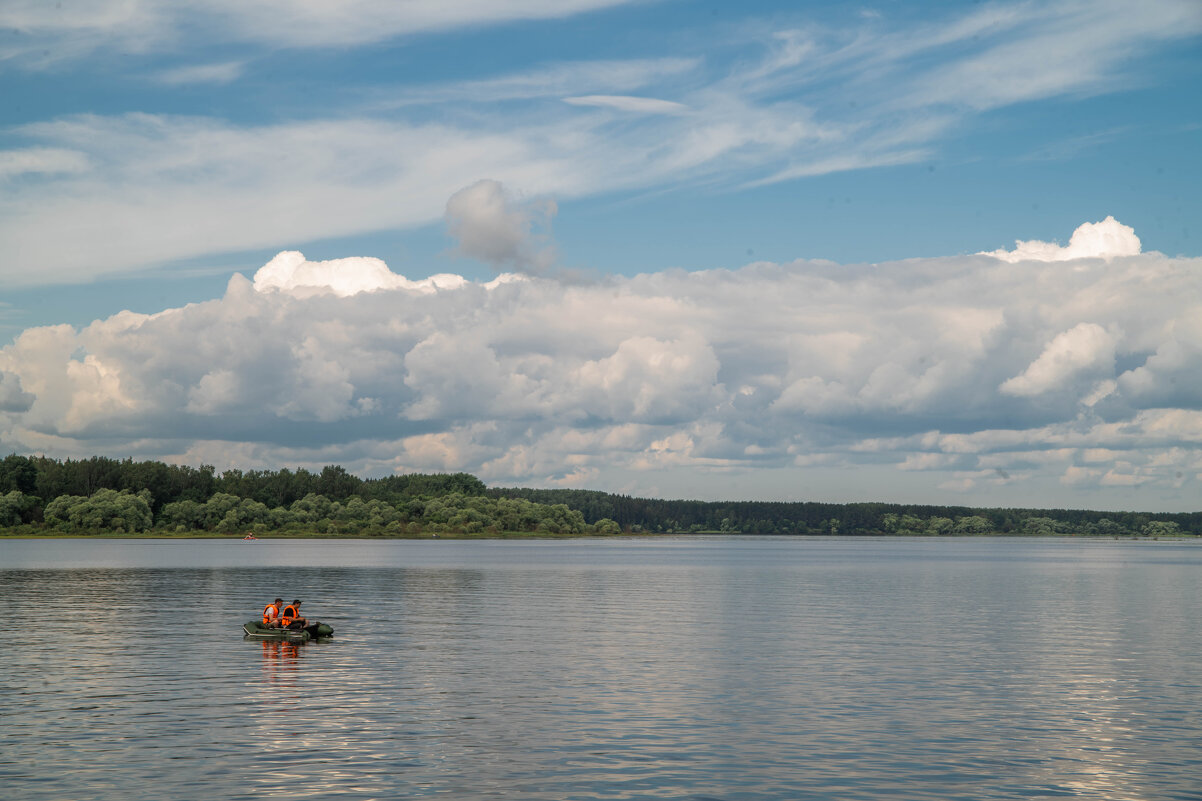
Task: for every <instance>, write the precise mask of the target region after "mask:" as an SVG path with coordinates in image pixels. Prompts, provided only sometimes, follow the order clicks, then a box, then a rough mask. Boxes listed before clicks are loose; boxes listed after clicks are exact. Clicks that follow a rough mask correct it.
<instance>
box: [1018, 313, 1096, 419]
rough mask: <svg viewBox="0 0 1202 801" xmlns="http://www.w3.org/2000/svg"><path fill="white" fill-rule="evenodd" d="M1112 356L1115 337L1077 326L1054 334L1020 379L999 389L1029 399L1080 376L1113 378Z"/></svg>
mask: <svg viewBox="0 0 1202 801" xmlns="http://www.w3.org/2000/svg"><path fill="white" fill-rule="evenodd" d="M1114 352H1115V337H1114V336H1113V335H1111V334H1110V332H1108V331H1107V330H1106V329H1105V328H1102V326H1100V325H1097V324H1096V323H1078V324H1077V325H1075V326H1073V327H1072V328H1071V329H1069V330H1068V331H1065V332H1063V333H1060V334H1057V335H1056V337H1055V338H1053V339H1052V341H1051V342H1049V343H1048V344H1047V347H1045V348H1044V350H1043V353H1041V354H1039V358H1038V359H1036V360H1035V361H1033V362H1031V364H1030V365H1029V366H1028V367H1027V369H1026V370H1024V371H1023V373H1022V375H1017V376H1015V377H1014V378H1011V379H1009V380H1007V381H1005V382H1003V383H1002V385H1001V387H1000V389H1001V391H1002V392H1004V393H1007V394H1009V395H1019V396H1022V397H1032V396H1035V395H1042V394H1043V393H1045V392H1049V391H1051V390H1053V389H1057V388H1059V387H1063V386H1064V385H1065V384H1066V383H1067V382H1068V381H1069V380H1071V379H1075V378H1076V377H1077V376H1079V375H1080V374H1081V373H1091V374H1093V373H1099V372H1103V371H1110V372H1111V374H1113V370H1114ZM1091 398H1093V396H1091ZM1096 400H1097V399H1096V398H1094V402H1096ZM1090 405H1093V404H1090Z"/></svg>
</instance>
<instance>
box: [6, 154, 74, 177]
mask: <svg viewBox="0 0 1202 801" xmlns="http://www.w3.org/2000/svg"><path fill="white" fill-rule="evenodd" d="M87 169H88V158H87V156H85V155H84V154H83V153H80V152H78V151H75V150H67V149H63V148H50V147H31V148H25V149H23V150H0V180H4V179H6V178H14V177H16V176H19V175H28V174H36V173H73V172H84V171H86V170H87Z"/></svg>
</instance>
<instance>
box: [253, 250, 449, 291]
mask: <svg viewBox="0 0 1202 801" xmlns="http://www.w3.org/2000/svg"><path fill="white" fill-rule="evenodd" d="M463 282H464V279H463V278H462V277H461V276H458V275H448V274H445V273H444V274H439V275H433V276H430V277H429V278H426V279H424V280H421V281H410V280H409V279H407V278H405V276H403V275H397V274H396V273H394V272H392V271H391V270H389V269H388V265H386V264H385V263H384V262H383V261H381V260H380V259H373V258H350V259H331V260H330V261H316V262H314V261H308V260H307V259H305V256H304V254H303V253H299V252H297V251H295V250H287V251H284V252H283V253H279V254H277V255H276V257H275V258H273V259H272V260H271V261H269V262H267V264H265V265H263V266H262V267H260V268H259V270H258V272H256V273H255V277H254V287H255V290H256V291H258V292H266V291H269V290H272V289H276V290H280V291H283V292H287V293H289V294H292V295H298V296H303V295H306V294H314V293H322V292H330V293H332V294H334V295H337V296H339V297H348V296H350V295H357V294H359V293H360V292H374V291H376V290H383V289H410V290H414V291H417V292H435V291H437V290H438V289H440V288H454V287H457V286H460V285H461V284H463Z"/></svg>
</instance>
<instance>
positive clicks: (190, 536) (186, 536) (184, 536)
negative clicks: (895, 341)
mask: <svg viewBox="0 0 1202 801" xmlns="http://www.w3.org/2000/svg"><path fill="white" fill-rule="evenodd" d="M667 537H732V538H738V537H752V538H757V539H759V538H764V537H773V538H777V539H798V540H801V539H814V540H820V539H924V540H955V539H1019V540H1098V541H1108V542H1115V541H1123V540H1140V541H1148V542H1153V541H1178V540H1197V539H1202V535H1198V534H1190V533H1187V532H1182V533H1179V534H1160V535H1146V534H1115V535H1111V534H1014V533H1007V532H992V533H985V534H944V535H934V534H740V533H732V532H729V531H665V532H645V531H644V532H637V533H630V532H624V533H622V534H551V533H543V532H514V533H507V534H458V533H448V532H438V533H429V534H321V533H317V532H314V533H312V534H297V533H289V534H256V535H255V539H253V540H247V539H246V537H245V535H238V534H213V533H200V532H186V533H174V532H150V531H147V532H138V533H133V534H129V533H126V534H117V533H114V532H103V533H96V534H86V533H80V532H63V531H43V532H34V533H29V532H24V533H15V532H11V531H0V539H7V540H62V539H88V540H228V541H230V542H258V541H259V540H355V541H368V540H414V541H432V540H482V541H483V540H491V541H508V540H613V539H639V540H646V539H662V538H667Z"/></svg>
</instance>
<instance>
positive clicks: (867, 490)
mask: <svg viewBox="0 0 1202 801" xmlns="http://www.w3.org/2000/svg"><path fill="white" fill-rule="evenodd" d="M475 188H476V189H477V190H478V191H480V194H481V195H482V196H483V201H484V202H480V198H474V199H473V200H472V204H475V205H481V206H483V207H484V208H485V209H486V210H487V209H489V208H490V205H489V204H491V203H496V204H497V205H495V206H493V207H491V211H490V212H489V213H487V214H484V215H483V219H484V220H485V221H487V220H490V219H491V220H493V221H494V222H495V221H497V220H499V221H500V222H499V228H497V229H493V228H489V227H488V226H481V227H480V228H479V230H481V231H493V232H494V233H495V234H496V236H497V237H498V239H499V241H501V242H502V243H504V242H509V246H511V247H515V248H516V247H518V245H520V244H521V243H522V242H523V241H524V240H523V238H522V236H521V233H522V231H524V229H523V228H522V226H521V224H517V225H516V226H515V225H513V224H510V223H511V222H512V221H507V217H506V214H507V213H508V212H509V211H512V203H513V201H512V199H508V198H506V197H505V195H504V193H503V192H502V190H501V187H500V186H497V185H492V186H485V187H484V188H483V189H481V188H480V186H479V185H477V186H476V187H475ZM461 199H462V198H461ZM469 205H471V204H469ZM518 207H519V208H520V204H518ZM490 214H491V215H492V216H491V217H490ZM515 231H516V232H517V233H518V235H517V236H516V238H515V237H514V236H509V235H511V234H514V232H515ZM507 236H508V239H507V238H506V237H507ZM494 246H496V243H487V242H485V243H483V244H479V247H480V248H482V249H484V248H486V247H494ZM481 252H485V251H484V250H482V251H481ZM487 252H505V251H504V250H503V249H502V250H498V251H487ZM509 252H516V251H514V250H511V251H509ZM1200 276H1202V260H1199V259H1182V258H1169V257H1166V256H1164V255H1163V254H1159V253H1147V254H1138V255H1132V256H1128V257H1126V258H1122V259H1112V260H1110V261H1106V260H1104V259H1091V260H1087V261H1085V262H1083V263H1082V264H1081V265H1078V266H1074V267H1071V268H1067V269H1059V268H1056V269H1050V268H1049V266H1048V264H1047V263H1046V262H1043V261H1038V260H1034V261H1015V262H1007V261H1001V260H998V259H994V258H985V257H981V256H964V257H949V258H938V259H926V260H909V261H904V262H893V263H884V264H879V265H854V266H853V265H847V266H841V265H836V264H831V263H829V262H807V261H797V262H791V263H785V264H770V263H756V264H751V265H747V266H745V267H742V268H739V269H732V270H710V271H702V272H685V271H670V272H665V273H652V274H645V275H640V276H636V277H631V278H622V277H612V278H610V279H607V280H605V281H601V282H596V283H582V282H575V283H571V284H568V283H563V282H559V281H555V280H550V279H547V278H545V277H538V276H527V277H523V278H514V277H508V278H505V279H498V280H494V281H489V282H475V281H467V280H464V279H462V278H459V277H454V278H442V279H439V280H430V281H411V280H408V279H406V278H405V277H404V276H402V275H399V274H396V273H393V272H392V271H391V270H389V269H388V267H387V266H386V265H385V264H384V263H383V262H380V261H378V260H374V259H362V258H348V259H336V260H331V261H327V262H308V261H306V260H305V259H304V257H303V256H302V255H301V254H299V253H294V252H285V253H281V254H280V255H278V256H277V257H275V258H274V259H272V260H271V261H270V262H269V263H268V264H266V265H264V266H263V267H262V268H261V269H260V270H258V271H257V272H256V274H255V276H254V279H253V281H252V280H250V279H247V278H244V277H241V276H236V277H235V278H233V279H232V280H231V281H230V282H229V286H228V287H227V289H226V292H225V293H224V295H223V296H222V297H219V298H216V299H213V300H209V301H206V302H203V303H195V304H190V305H188V306H185V307H182V308H172V309H166V310H164V311H162V312H159V313H157V314H152V315H145V314H133V313H129V312H123V313H121V314H118V315H115V316H113V317H110V318H108V319H105V320H98V321H96V322H94V323H92V324H91V325H89V326H86V327H84V328H82V329H74V328H72V327H70V326H48V327H40V328H31V329H28V330H26V331H25V332H23V333H22V334H21V335H20V336H19V337H17V339H16V340H15V341H14V342H13V343H12V344H10V345H8V346H7V347H5V348H3V349H0V441H3V442H4V443H5V444H6V447H10V448H14V449H17V450H28V451H41V452H47V453H53V454H57V455H88V454H89V453H93V452H97V451H104V452H107V453H111V452H114V448H116V449H117V451H127V452H129V453H131V455H137V456H145V457H154V458H170V459H178V460H183V461H189V460H191V461H196V460H198V459H203V460H204V461H207V462H209V463H214V464H218V465H219V466H221V465H225V464H229V465H233V464H237V465H239V466H243V467H247V466H279V465H283V464H305V465H313V466H317V467H320V466H321V465H322V464H326V463H330V462H339V463H344V464H346V465H347V466H348V467H350V468H352V469H355V470H358V471H361V472H372V473H376V474H379V473H387V472H390V471H397V470H400V471H405V470H467V471H471V472H475V473H477V474H479V475H481V476H482V477H484V478H485V479H486V480H488V481H490V482H493V483H535V484H542V485H549V484H550V485H562V486H572V485H575V484H577V483H578V482H580V481H582V480H587V481H588V482H590V484H591V485H592V486H595V487H597V488H608V489H615V490H622V491H639V492H643V493H653V492H655V491H659V492H673V491H674V490H672V489H669V488H666V487H669V486H671V487H683V488H684V489H689V488H693V489H690V490H689V491H690V492H691V493H692V494H704V495H708V496H710V497H720V496H723V495H728V494H738V495H742V496H744V497H751V496H754V492H756V491H759V492H761V493H766V494H769V495H770V496H775V497H812V495H809V494H808V493H815V492H818V491H819V490H818V488H821V487H826V488H827V491H828V492H835V489H832V487H834V486H835V485H836V484H837V483H839V482H842V485H843V490H842V491H843V492H844V497H848V496H850V497H851V498H855V497H860V498H864V497H873V498H881V497H882V493H881V492H880V491H879V490H877V489H875V488H876V487H882V486H897V487H900V488H903V489H905V490H906V491H907V492H910V493H920V494H922V495H921V497H923V498H927V499H942V500H944V501H951V500H955V499H956V498H959V499H960V500H970V499H971V500H979V501H982V502H986V501H988V502H992V503H999V502H1002V500H1001V499H1003V498H1005V499H1008V502H1009V503H1014V504H1027V505H1030V503H1032V499H1033V498H1034V497H1035V494H1037V493H1038V492H1040V491H1042V490H1043V489H1044V488H1046V487H1048V486H1052V487H1056V488H1059V491H1062V492H1064V491H1071V492H1074V493H1080V494H1081V495H1080V497H1081V498H1082V500H1081V501H1080V502H1081V503H1082V504H1083V505H1091V501H1096V500H1097V498H1094V497H1093V496H1091V495H1090V493H1095V492H1102V491H1105V492H1106V493H1108V494H1107V495H1106V496H1105V498H1107V499H1108V501H1107V502H1108V503H1110V502H1115V503H1117V502H1119V501H1114V500H1112V499H1115V498H1119V499H1123V502H1126V503H1131V502H1133V501H1132V499H1133V498H1135V497H1136V496H1128V495H1124V494H1123V493H1132V492H1136V491H1138V492H1140V493H1142V495H1140V496H1138V497H1139V498H1150V497H1153V496H1152V495H1150V493H1160V494H1159V495H1155V499H1156V503H1158V504H1171V503H1180V504H1183V505H1188V504H1189V503H1190V501H1189V500H1188V497H1189V491H1190V486H1191V485H1190V483H1189V482H1191V481H1193V480H1195V479H1194V478H1191V477H1192V476H1195V475H1196V474H1198V473H1199V472H1202V467H1199V465H1202V411H1199V410H1202V381H1198V380H1197V378H1196V376H1198V375H1202V329H1200V328H1199V326H1198V324H1197V322H1196V321H1197V320H1198V319H1202V315H1199V313H1198V312H1199V310H1198V308H1197V305H1196V298H1197V297H1198V295H1199V290H1200V289H1202V287H1200V285H1199V282H1200V281H1202V278H1200ZM1035 286H1037V287H1038V288H1039V292H1038V294H1037V295H1033V294H1032V287H1035ZM222 454H225V455H224V456H222ZM223 459H224V460H225V461H222V460H223ZM883 475H890V476H893V478H892V479H890V482H892V483H891V484H890V483H876V484H871V485H870V484H869V482H868V478H867V477H869V476H875V477H876V478H875V479H874V480H876V481H883V480H882V479H881V476H883ZM681 476H692V477H693V478H691V479H689V480H688V481H685V480H684V479H680V478H679V477H681ZM1183 476H1184V478H1183ZM673 477H676V478H673ZM671 481H675V482H676V483H672V484H670V485H669V484H668V483H666V482H671ZM740 481H743V482H744V483H743V484H740V483H739V482H740ZM798 482H801V483H798ZM861 482H863V484H862V490H863V491H862V492H857V491H856V487H858V486H861ZM849 486H850V487H851V489H849V488H848V487H849ZM757 487H758V488H759V489H758V490H756V489H755V488H757ZM765 487H771V488H772V490H771V492H769V491H768V490H766V489H764V488H765ZM790 487H791V488H792V489H789V488H790ZM657 488H658V489H657ZM680 491H684V490H683V489H681V490H675V492H680ZM900 491H902V490H901V489H899V490H898V492H900ZM957 493H963V494H961V495H957ZM973 493H985V495H981V496H980V497H977V496H974V495H973ZM999 493H1000V494H999ZM1005 493H1011V494H1010V495H1006V494H1005ZM1174 493H1176V494H1174ZM910 497H911V498H913V495H911V496H910ZM1099 497H1101V496H1099ZM1173 498H1177V499H1178V500H1176V501H1173ZM898 499H899V500H904V499H905V498H898ZM1093 505H1097V504H1096V503H1093Z"/></svg>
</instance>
